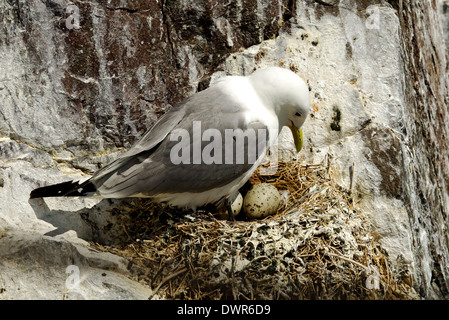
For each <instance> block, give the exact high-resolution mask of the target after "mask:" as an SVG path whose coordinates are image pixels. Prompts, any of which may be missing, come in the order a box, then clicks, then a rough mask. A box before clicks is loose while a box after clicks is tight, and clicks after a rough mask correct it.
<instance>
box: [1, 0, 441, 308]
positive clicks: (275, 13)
mask: <svg viewBox="0 0 449 320" xmlns="http://www.w3.org/2000/svg"><path fill="white" fill-rule="evenodd" d="M448 5H449V4H448V2H447V1H442V0H440V1H439V2H434V1H424V0H417V1H404V0H399V1H384V2H381V3H379V2H378V1H371V0H366V1H354V0H336V1H333V0H332V1H331V0H329V1H287V0H278V1H269V0H258V1H256V0H241V1H231V2H229V3H226V2H219V1H202V0H191V1H185V0H183V1H181V0H179V1H165V0H162V1H156V0H154V1H153V0H151V1H114V0H113V1H102V0H99V1H94V0H89V1H74V2H69V1H63V0H54V1H43V0H41V1H39V0H37V1H32V2H26V1H20V0H18V1H2V2H0V8H1V9H2V10H0V11H1V13H0V27H1V28H0V69H1V70H2V72H1V73H0V232H1V235H0V246H1V250H0V256H1V257H2V259H1V261H0V275H2V277H0V281H3V283H2V282H0V292H2V293H0V298H3V297H5V298H10V299H14V298H26V297H34V298H39V297H41V298H54V299H59V298H63V293H61V292H63V290H64V281H65V279H66V278H67V276H68V274H65V270H66V267H67V266H68V265H71V264H73V263H72V262H70V261H74V259H75V260H76V261H77V265H79V267H80V268H81V269H82V270H90V269H89V268H98V266H96V265H95V264H94V263H93V262H92V261H94V260H95V259H92V258H87V257H86V255H88V256H89V257H92V255H95V253H90V254H88V253H87V251H86V243H84V242H83V241H81V240H80V239H79V238H81V239H85V240H94V241H100V242H102V243H106V244H114V243H119V242H120V241H122V240H123V239H124V237H126V235H124V234H123V233H121V231H120V230H119V229H120V228H119V227H117V221H118V220H119V219H120V215H119V214H117V212H118V211H117V208H126V206H127V205H129V203H127V202H126V201H101V202H100V201H98V200H94V199H65V200H59V199H47V200H45V201H37V202H36V201H35V202H31V201H28V195H29V192H30V191H31V190H32V189H33V188H35V187H38V186H40V185H43V184H50V183H56V182H62V181H64V180H67V179H72V178H79V177H85V176H87V175H88V174H90V173H92V172H93V171H95V169H97V168H98V167H99V166H101V165H102V164H104V163H107V162H109V161H111V160H112V159H113V158H114V157H115V156H116V155H117V154H118V153H119V152H120V151H121V150H122V149H123V148H127V147H129V146H130V145H131V144H132V143H133V142H135V140H136V139H137V138H138V137H140V136H141V135H142V134H143V133H144V132H145V130H146V129H147V128H148V127H150V126H151V124H152V123H154V121H156V120H157V118H158V117H159V116H160V115H162V114H163V113H164V112H165V111H166V110H167V109H168V108H169V106H170V105H173V104H176V103H178V102H179V101H181V100H182V99H183V98H185V97H187V96H189V95H190V94H192V93H194V92H196V91H197V90H201V89H203V88H205V87H207V86H208V85H209V83H213V82H214V81H216V79H217V78H219V77H220V76H222V75H224V74H249V73H251V72H252V71H253V70H254V69H255V68H261V67H265V66H271V65H280V66H284V67H286V68H290V69H292V70H295V71H297V73H298V74H300V75H301V76H302V77H303V78H304V79H305V80H306V81H307V83H308V84H309V87H310V91H311V96H312V105H313V111H312V112H311V115H310V118H309V119H308V120H307V122H306V124H305V127H304V135H305V138H306V139H305V140H306V141H305V145H304V151H303V152H302V153H301V155H300V159H299V160H300V161H302V162H305V163H319V162H328V163H329V166H330V173H331V174H332V177H333V178H334V179H335V181H337V182H338V183H339V184H340V185H341V186H342V187H343V188H346V189H347V190H348V192H350V193H351V195H352V197H353V199H354V202H355V203H357V206H358V207H360V208H361V209H363V211H364V212H365V213H366V214H367V215H369V217H370V220H371V221H372V222H373V225H374V226H375V229H376V230H375V231H376V232H378V233H379V235H380V238H381V242H382V245H383V247H384V248H385V249H386V250H387V251H388V254H389V258H390V261H389V262H390V264H391V268H392V269H393V270H396V271H398V272H399V271H400V270H403V269H407V270H409V271H410V273H411V274H412V275H413V280H414V287H415V288H416V289H417V291H418V292H419V293H420V295H421V296H422V297H424V298H442V297H447V296H448V294H449V252H448V249H447V248H448V246H449V243H448V241H449V239H448V238H447V232H448V230H447V225H448V221H447V220H448V217H447V215H448V210H449V198H448V197H449V194H448V192H449V190H448V186H447V181H449V179H448V178H449V168H448V166H449V159H448V153H447V150H448V148H447V147H448V126H447V123H449V122H448V114H447V105H448V100H449V97H448V93H449V89H448V87H449V78H448V72H447V71H448V70H449V67H448V66H449V64H448V59H447V51H446V47H445V45H444V41H443V39H446V41H447V42H448V43H449V38H448V34H449V32H448V30H449V29H448V28H449V24H448V21H449V9H448ZM440 21H441V23H440ZM289 139H290V138H289V135H288V134H285V135H284V136H283V138H282V139H281V142H280V144H279V155H280V156H281V157H283V158H288V157H292V156H293V155H292V154H291V153H290V151H289V150H290V149H292V147H291V146H292V145H291V141H290V140H289ZM121 210H122V209H121ZM125 211H126V210H125ZM18 230H20V232H19V231H18ZM73 231H76V234H77V236H78V238H77V237H74V235H73ZM44 234H46V236H44ZM77 241H78V242H77ZM79 241H81V242H79ZM12 243H17V245H14V246H12V245H11V244H12ZM74 243H76V244H74ZM46 247H48V248H51V250H50V249H49V251H48V252H43V251H42V250H43V248H46ZM26 248H37V249H36V250H34V251H30V250H28V249H26ZM39 248H40V249H39ZM83 249H84V251H83ZM27 250H28V251H27ZM39 252H40V253H39ZM26 256H29V257H30V259H32V260H33V261H36V262H35V263H36V264H39V267H36V268H35V270H40V271H36V272H38V273H39V274H38V276H37V278H36V279H37V280H33V279H31V278H25V277H24V276H23V275H22V274H21V273H20V272H18V271H17V270H15V269H14V267H13V265H15V263H19V264H21V265H23V266H26V261H25V260H23V259H24V257H26ZM51 257H53V258H51ZM51 259H57V261H56V260H55V263H56V264H57V265H58V266H60V267H58V268H59V269H58V271H55V270H56V269H51V270H50V269H48V266H45V263H48V261H51ZM108 259H112V260H114V259H115V258H112V256H108V257H107V258H103V261H105V260H108ZM95 261H96V260H95ZM114 261H115V260H114ZM83 268H84V269H83ZM100 268H101V267H100ZM112 269H113V270H112V271H108V272H107V274H108V276H106V278H108V279H109V276H111V277H115V278H114V279H115V280H114V281H113V283H114V284H113V285H111V286H118V287H121V288H126V289H123V290H124V291H126V292H127V293H126V294H124V295H122V296H119V295H114V290H112V291H107V290H106V291H101V290H100V291H99V290H96V289H95V288H97V287H98V286H103V287H107V285H104V284H103V285H101V283H104V282H101V281H103V280H104V277H102V276H101V274H100V275H98V274H97V275H95V274H94V273H92V274H93V275H92V277H93V278H92V281H90V282H89V283H87V282H86V283H85V286H90V285H91V287H90V288H91V291H90V293H87V294H86V297H87V298H92V297H96V298H102V297H103V298H123V297H128V298H142V297H144V296H145V294H147V293H148V292H146V291H145V290H148V289H145V288H142V287H140V286H139V285H137V284H136V283H131V284H130V283H128V282H126V281H125V280H124V278H123V276H121V275H120V273H126V272H125V269H126V268H122V269H120V268H115V269H114V268H112ZM119 269H120V270H119ZM21 270H23V269H21ZM48 272H50V273H55V274H54V277H53V278H55V279H58V280H57V281H56V282H51V284H49V285H48V286H49V287H51V286H53V287H52V288H54V290H53V289H52V290H49V291H48V292H51V293H48V295H44V294H43V293H42V292H39V291H38V290H37V289H36V290H35V288H38V287H39V286H41V285H44V283H47V282H48V281H49V280H48V279H49V278H45V273H48ZM109 272H110V273H111V274H110V273H109ZM89 274H90V273H89ZM22 276H23V278H22V279H23V280H21V287H22V289H21V290H20V292H19V291H17V290H15V289H14V285H13V281H12V279H15V278H18V277H22ZM2 279H3V280H2ZM89 279H90V278H89ZM125 282H126V283H125ZM2 286H3V287H4V289H5V290H4V291H2V290H1V289H2ZM111 286H110V287H111ZM25 288H26V289H25ZM61 290H62V291H61ZM86 290H87V291H85V292H88V289H86ZM123 290H121V289H120V290H117V291H122V292H124V291H123ZM83 292H84V291H83ZM95 292H96V293H95ZM2 295H3V296H2ZM148 296H149V294H148ZM148 296H147V297H148ZM72 297H74V298H76V296H72Z"/></svg>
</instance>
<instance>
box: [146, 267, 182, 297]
mask: <svg viewBox="0 0 449 320" xmlns="http://www.w3.org/2000/svg"><path fill="white" fill-rule="evenodd" d="M186 271H187V268H182V269H181V270H179V271H177V272H175V273H173V274H171V275H169V276H167V277H165V278H164V279H162V281H161V282H160V283H159V285H158V286H157V287H156V289H154V291H153V294H152V295H151V296H150V299H151V298H152V297H154V295H155V294H156V293H157V292H158V291H159V289H160V288H161V287H162V286H163V285H164V284H165V283H166V282H167V281H169V280H171V279H173V278H175V277H177V276H179V275H180V274H182V273H184V272H186Z"/></svg>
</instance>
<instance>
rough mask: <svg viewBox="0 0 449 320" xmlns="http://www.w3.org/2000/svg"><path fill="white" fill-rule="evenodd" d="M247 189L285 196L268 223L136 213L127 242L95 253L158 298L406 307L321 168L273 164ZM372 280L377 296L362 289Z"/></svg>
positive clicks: (145, 207)
mask: <svg viewBox="0 0 449 320" xmlns="http://www.w3.org/2000/svg"><path fill="white" fill-rule="evenodd" d="M250 182H251V183H259V182H268V183H271V184H273V185H275V186H276V187H277V188H278V189H279V190H288V191H289V196H288V199H287V200H286V202H285V203H284V204H283V205H282V206H281V207H280V208H279V209H278V212H277V214H276V215H274V216H271V217H268V218H265V219H264V220H257V221H245V220H241V221H235V222H231V221H224V220H218V219H216V218H215V217H214V216H213V215H212V214H211V213H210V212H204V213H195V214H179V213H177V212H174V213H173V212H171V211H170V210H172V209H169V208H167V207H164V206H162V205H160V204H155V203H151V202H144V201H140V202H139V203H138V204H136V207H135V210H134V212H133V213H132V214H131V215H130V217H131V218H130V219H128V220H125V222H124V223H123V228H124V229H125V230H126V232H127V233H128V234H129V236H130V237H132V238H133V239H135V241H134V242H132V243H128V244H126V245H124V246H123V247H121V248H112V247H104V246H100V245H98V244H97V245H96V246H97V247H98V248H101V249H102V250H107V251H112V252H114V253H115V254H118V255H121V256H123V257H126V258H128V259H129V260H130V261H131V265H130V270H131V272H132V274H133V275H134V277H135V278H136V279H137V280H139V281H142V282H143V283H145V284H148V285H149V286H151V288H152V289H153V293H154V294H153V297H151V298H162V299H195V300H198V299H413V298H416V297H417V295H416V294H415V292H414V290H413V289H412V287H411V283H410V278H409V277H407V276H406V275H401V274H395V275H393V274H392V272H391V270H389V267H388V261H387V256H386V254H385V252H384V250H382V247H381V246H380V244H379V241H378V238H377V236H376V235H375V234H373V232H372V231H371V230H372V228H371V227H370V225H369V223H368V222H367V220H366V218H365V217H364V216H363V214H362V213H361V212H360V211H358V210H357V209H356V208H355V207H354V205H353V201H352V198H351V195H350V194H349V193H348V192H346V191H345V190H342V188H340V187H339V186H338V185H336V184H335V183H334V182H333V181H332V180H331V179H330V178H329V175H328V168H327V167H326V166H324V165H312V166H305V165H300V164H299V163H297V162H281V163H279V167H278V170H277V173H276V174H275V175H273V176H262V175H260V174H259V173H258V172H256V173H255V174H254V175H253V177H252V178H251V179H250ZM376 277H377V279H378V280H379V287H378V289H375V288H370V286H369V284H374V285H375V282H372V280H375V279H376Z"/></svg>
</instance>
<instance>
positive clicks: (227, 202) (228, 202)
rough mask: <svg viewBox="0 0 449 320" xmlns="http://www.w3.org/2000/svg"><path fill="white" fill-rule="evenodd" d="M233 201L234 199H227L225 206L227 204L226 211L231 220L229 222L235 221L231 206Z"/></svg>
mask: <svg viewBox="0 0 449 320" xmlns="http://www.w3.org/2000/svg"><path fill="white" fill-rule="evenodd" d="M231 199H232V198H227V199H226V200H225V203H224V204H225V207H226V211H228V218H229V220H231V221H235V217H234V212H232V206H231V204H232V200H231Z"/></svg>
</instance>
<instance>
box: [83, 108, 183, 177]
mask: <svg viewBox="0 0 449 320" xmlns="http://www.w3.org/2000/svg"><path fill="white" fill-rule="evenodd" d="M188 101H189V99H186V100H184V101H183V102H181V103H180V104H179V105H176V106H175V107H173V108H172V109H170V110H169V111H167V113H165V114H164V115H163V116H162V117H161V118H160V119H159V120H158V121H157V122H156V123H155V124H154V125H153V126H152V127H151V128H150V129H149V130H148V131H147V132H146V133H145V134H144V135H143V136H142V138H140V140H139V141H137V143H136V144H135V145H134V146H133V147H132V148H131V149H129V150H128V151H126V152H125V153H123V154H122V155H120V156H119V158H117V159H116V160H114V161H113V162H111V163H110V164H108V165H106V166H104V167H103V168H101V169H100V170H99V171H97V172H96V173H95V174H94V175H93V177H92V178H91V182H93V183H94V184H95V186H98V185H100V184H101V183H102V182H103V181H106V180H107V179H108V178H109V177H110V176H111V175H113V174H114V173H116V172H117V170H120V168H123V167H126V166H129V165H130V163H134V162H135V159H134V158H135V156H137V155H138V154H140V153H146V154H149V153H150V154H151V153H152V152H153V151H154V150H155V149H156V148H157V146H158V144H160V143H161V141H163V140H164V139H165V138H166V137H167V135H168V134H169V133H170V131H171V130H172V129H173V128H175V127H176V126H177V125H178V124H179V123H180V122H181V121H182V119H183V117H184V115H185V111H186V109H185V105H186V104H187V103H188Z"/></svg>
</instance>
